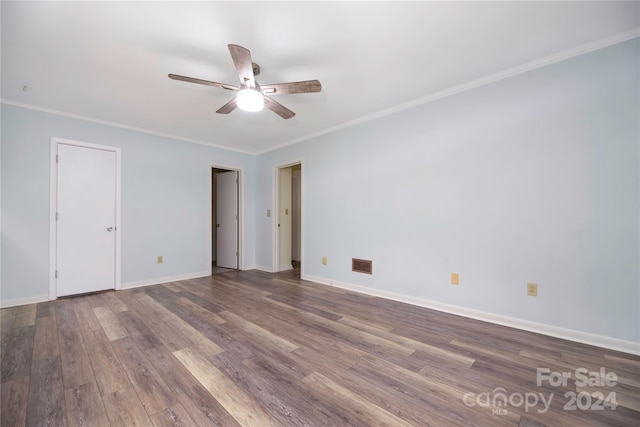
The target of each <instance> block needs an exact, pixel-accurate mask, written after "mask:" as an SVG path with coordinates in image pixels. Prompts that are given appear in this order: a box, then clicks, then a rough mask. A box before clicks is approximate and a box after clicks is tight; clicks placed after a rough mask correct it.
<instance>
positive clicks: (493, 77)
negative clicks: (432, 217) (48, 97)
mask: <svg viewBox="0 0 640 427" xmlns="http://www.w3.org/2000/svg"><path fill="white" fill-rule="evenodd" d="M636 37H640V27H636V28H632V29H631V30H627V31H623V32H621V33H617V34H613V35H611V36H608V37H605V38H603V39H600V40H596V41H593V42H591V43H587V44H584V45H581V46H577V47H574V48H571V49H567V50H564V51H562V52H558V53H555V54H552V55H548V56H545V57H544V58H540V59H537V60H534V61H530V62H526V63H524V64H521V65H517V66H515V67H511V68H508V69H506V70H503V71H500V72H497V73H494V74H489V75H487V76H484V77H480V78H479V79H475V80H471V81H469V82H466V83H462V84H460V85H456V86H453V87H450V88H448V89H445V90H442V91H439V92H435V93H433V94H431V95H427V96H424V97H421V98H417V99H415V100H413V101H409V102H406V103H403V104H400V105H396V106H394V107H391V108H387V109H384V110H381V111H378V112H376V113H373V114H369V115H366V116H362V117H360V118H357V119H355V120H350V121H348V122H345V123H342V124H339V125H337V126H333V127H330V128H327V129H324V130H321V131H319V132H314V133H311V134H308V135H303V136H301V137H299V138H294V139H292V140H289V141H287V142H284V143H282V144H279V145H276V146H275V147H271V148H268V149H266V150H263V151H247V150H239V149H237V148H234V147H230V146H225V145H218V144H213V143H210V142H206V141H200V140H197V139H191V138H186V137H182V136H178V135H172V134H167V133H163V132H156V131H153V130H150V129H144V128H138V127H135V126H129V125H125V124H122V123H117V122H111V121H107V120H101V119H97V118H93V117H88V116H82V115H79V114H73V113H67V112H64V111H60V110H54V109H52V108H45V107H39V106H37V105H32V104H25V103H22V102H16V101H12V100H9V99H5V98H0V103H3V104H7V105H13V106H16V107H21V108H26V109H29V110H34V111H42V112H44V113H50V114H56V115H58V116H64V117H70V118H73V119H78V120H85V121H88V122H93V123H98V124H103V125H107V126H113V127H117V128H121V129H127V130H132V131H136V132H142V133H146V134H149V135H156V136H160V137H163V138H170V139H174V140H178V141H185V142H190V143H193V144H200V145H206V146H209V147H214V148H219V149H222V150H227V151H235V152H238V153H243V154H250V155H260V154H264V153H268V152H270V151H275V150H279V149H281V148H284V147H287V146H289V145H293V144H297V143H298V142H302V141H306V140H309V139H313V138H317V137H319V136H322V135H326V134H328V133H332V132H336V131H338V130H341V129H345V128H348V127H351V126H355V125H358V124H360V123H364V122H367V121H370V120H373V119H377V118H379V117H383V116H387V115H390V114H393V113H397V112H399V111H403V110H406V109H409V108H412V107H415V106H417V105H421V104H426V103H428V102H431V101H435V100H436V99H440V98H444V97H447V96H450V95H455V94H456V93H460V92H464V91H467V90H470V89H473V88H476V87H480V86H484V85H487V84H489V83H493V82H495V81H498V80H502V79H506V78H508V77H512V76H516V75H518V74H522V73H526V72H527V71H531V70H535V69H537V68H542V67H545V66H547V65H551V64H554V63H557V62H561V61H564V60H566V59H570V58H573V57H576V56H579V55H583V54H585V53H589V52H593V51H596V50H598V49H603V48H605V47H608V46H613V45H615V44H618V43H622V42H625V41H628V40H631V39H634V38H636Z"/></svg>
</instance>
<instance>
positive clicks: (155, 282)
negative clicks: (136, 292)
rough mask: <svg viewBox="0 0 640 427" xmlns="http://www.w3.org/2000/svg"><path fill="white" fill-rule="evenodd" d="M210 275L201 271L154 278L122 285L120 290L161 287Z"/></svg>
mask: <svg viewBox="0 0 640 427" xmlns="http://www.w3.org/2000/svg"><path fill="white" fill-rule="evenodd" d="M209 276H211V273H210V272H208V271H201V272H198V273H188V274H180V275H177V276H166V277H156V278H155V279H147V280H138V281H135V282H126V283H123V284H122V288H121V289H133V288H141V287H143V286H153V285H161V284H163V283H169V282H178V281H180V280H189V279H200V278H202V277H209Z"/></svg>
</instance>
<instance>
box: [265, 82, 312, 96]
mask: <svg viewBox="0 0 640 427" xmlns="http://www.w3.org/2000/svg"><path fill="white" fill-rule="evenodd" d="M260 90H261V91H262V93H266V94H269V95H286V94H289V93H311V92H320V91H321V90H322V85H321V84H320V82H319V81H318V80H305V81H303V82H290V83H275V84H268V85H261V86H260Z"/></svg>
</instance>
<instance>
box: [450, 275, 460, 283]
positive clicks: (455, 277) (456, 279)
mask: <svg viewBox="0 0 640 427" xmlns="http://www.w3.org/2000/svg"><path fill="white" fill-rule="evenodd" d="M451 284H452V285H459V284H460V276H459V275H458V273H451Z"/></svg>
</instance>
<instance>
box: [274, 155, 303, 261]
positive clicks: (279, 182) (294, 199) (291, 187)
mask: <svg viewBox="0 0 640 427" xmlns="http://www.w3.org/2000/svg"><path fill="white" fill-rule="evenodd" d="M275 175H276V176H275V189H276V191H275V203H274V205H275V206H276V209H275V211H276V221H275V224H276V226H275V228H276V230H275V233H274V236H275V239H274V271H276V272H277V271H286V270H292V269H300V268H301V265H302V164H301V163H294V164H290V165H285V166H282V167H278V168H277V169H276V174H275Z"/></svg>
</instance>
